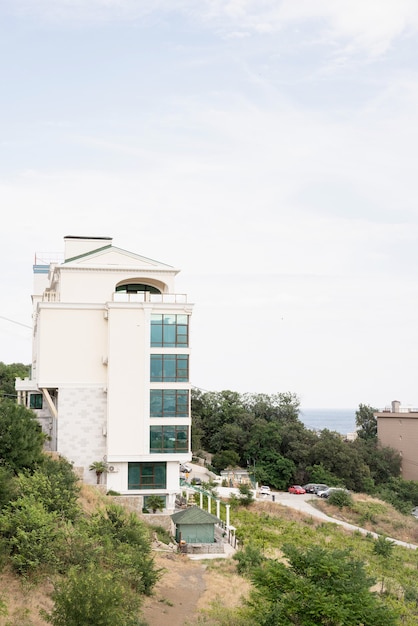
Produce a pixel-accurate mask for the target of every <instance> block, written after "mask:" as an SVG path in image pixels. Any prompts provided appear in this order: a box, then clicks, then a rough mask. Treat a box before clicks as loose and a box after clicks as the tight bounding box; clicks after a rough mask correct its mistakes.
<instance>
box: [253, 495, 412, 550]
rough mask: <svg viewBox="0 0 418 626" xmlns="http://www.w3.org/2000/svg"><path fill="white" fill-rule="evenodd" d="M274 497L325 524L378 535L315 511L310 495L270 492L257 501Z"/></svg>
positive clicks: (374, 535) (314, 497)
mask: <svg viewBox="0 0 418 626" xmlns="http://www.w3.org/2000/svg"><path fill="white" fill-rule="evenodd" d="M273 496H274V500H275V502H278V503H279V504H282V505H283V506H289V507H291V508H292V509H297V510H298V511H301V512H302V513H306V514H307V515H312V517H317V518H319V519H323V520H324V521H326V522H332V523H333V524H338V525H339V526H344V528H348V529H349V530H357V531H359V532H360V533H363V534H364V535H366V534H370V535H372V536H373V537H375V538H377V537H378V536H379V535H378V534H377V533H373V532H370V531H369V530H365V529H364V528H360V527H359V526H355V525H354V524H348V523H347V522H343V521H342V520H338V519H335V518H333V517H329V516H328V515H326V514H325V513H323V512H322V511H319V510H318V509H316V508H315V507H314V506H312V504H310V502H312V501H315V499H316V498H317V497H318V496H313V495H312V494H310V493H307V494H298V495H296V494H293V493H288V492H287V491H272V494H271V496H258V497H257V500H259V501H263V500H265V501H266V500H267V501H268V500H272V498H273ZM388 539H391V541H393V542H394V543H395V544H396V545H399V546H404V547H405V548H411V549H412V550H416V549H417V548H418V546H416V545H414V544H413V543H406V542H405V541H399V540H398V539H392V538H390V537H388Z"/></svg>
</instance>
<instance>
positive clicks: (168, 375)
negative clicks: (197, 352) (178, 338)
mask: <svg viewBox="0 0 418 626" xmlns="http://www.w3.org/2000/svg"><path fill="white" fill-rule="evenodd" d="M188 380H189V356H188V354H152V355H151V381H153V382H168V383H169V382H179V381H180V382H187V381H188Z"/></svg>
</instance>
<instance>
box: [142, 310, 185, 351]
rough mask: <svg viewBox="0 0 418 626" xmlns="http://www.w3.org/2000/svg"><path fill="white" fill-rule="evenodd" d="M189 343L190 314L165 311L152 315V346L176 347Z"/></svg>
mask: <svg viewBox="0 0 418 626" xmlns="http://www.w3.org/2000/svg"><path fill="white" fill-rule="evenodd" d="M188 345H189V316H188V315H176V314H173V313H163V314H154V315H151V347H154V348H162V347H164V348H176V347H179V346H180V347H187V346H188Z"/></svg>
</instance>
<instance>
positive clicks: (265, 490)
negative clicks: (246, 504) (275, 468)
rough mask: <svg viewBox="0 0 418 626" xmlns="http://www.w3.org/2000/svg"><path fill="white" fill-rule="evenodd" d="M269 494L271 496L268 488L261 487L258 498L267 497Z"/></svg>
mask: <svg viewBox="0 0 418 626" xmlns="http://www.w3.org/2000/svg"><path fill="white" fill-rule="evenodd" d="M270 494H271V489H270V487H267V485H261V487H260V496H269V495H270Z"/></svg>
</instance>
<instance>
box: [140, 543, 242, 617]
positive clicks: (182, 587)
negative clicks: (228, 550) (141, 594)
mask: <svg viewBox="0 0 418 626" xmlns="http://www.w3.org/2000/svg"><path fill="white" fill-rule="evenodd" d="M155 563H156V566H157V567H159V568H162V569H163V570H164V572H163V575H162V577H161V579H160V580H159V581H158V583H157V585H156V587H155V590H154V594H153V596H152V597H151V598H147V599H146V600H145V603H144V607H143V616H144V619H145V620H146V622H147V624H148V626H195V625H196V624H197V623H198V616H199V614H200V611H201V610H202V609H205V608H207V607H209V606H210V604H211V603H212V602H217V601H219V602H222V606H226V607H233V606H237V605H238V604H240V603H241V601H242V597H243V595H246V594H247V592H248V590H249V584H248V582H247V581H245V580H244V579H243V578H242V577H241V576H238V575H237V574H236V565H235V562H233V561H232V560H231V559H229V558H227V559H219V560H217V563H218V565H216V566H215V567H213V564H212V566H208V565H207V563H205V562H204V561H199V560H197V561H192V560H190V559H189V558H188V557H187V556H185V555H179V554H171V553H164V552H157V553H155Z"/></svg>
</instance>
